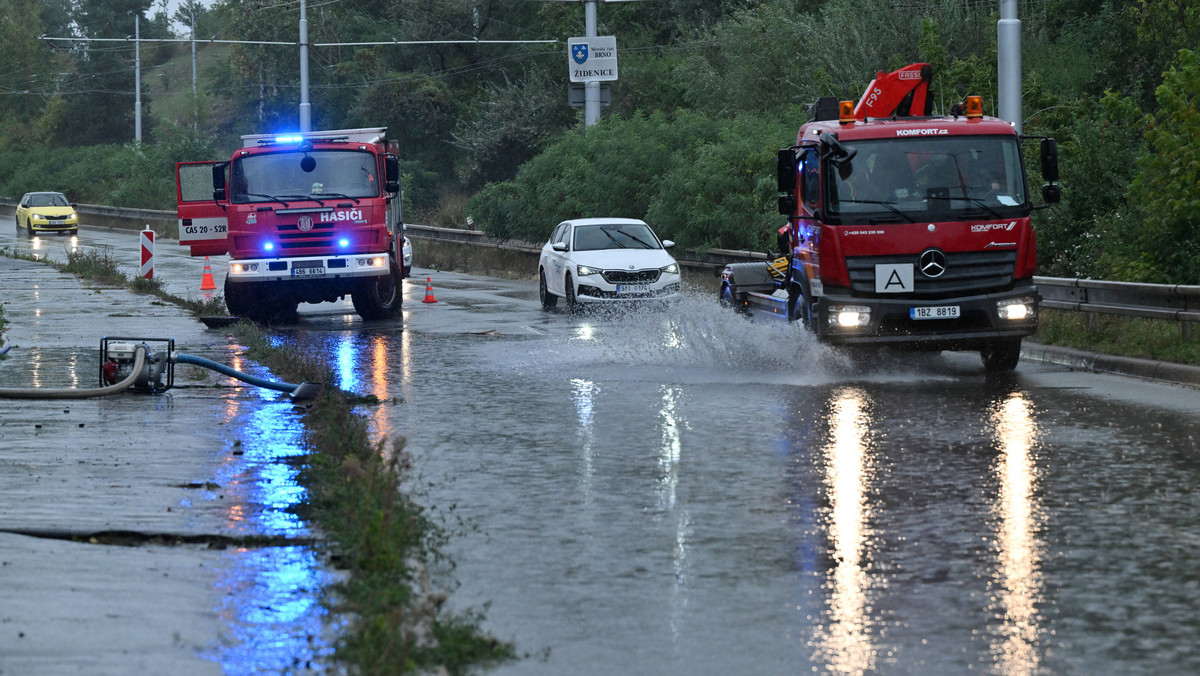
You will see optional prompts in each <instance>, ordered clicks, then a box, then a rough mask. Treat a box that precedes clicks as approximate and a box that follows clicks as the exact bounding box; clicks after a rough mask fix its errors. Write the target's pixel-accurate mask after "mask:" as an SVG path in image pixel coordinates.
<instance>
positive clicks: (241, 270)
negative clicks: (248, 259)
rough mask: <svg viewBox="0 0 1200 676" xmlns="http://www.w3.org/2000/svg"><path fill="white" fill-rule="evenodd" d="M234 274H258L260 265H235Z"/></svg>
mask: <svg viewBox="0 0 1200 676" xmlns="http://www.w3.org/2000/svg"><path fill="white" fill-rule="evenodd" d="M231 269H232V270H233V274H235V275H242V274H245V273H247V272H258V263H234V264H233V267H232V268H231Z"/></svg>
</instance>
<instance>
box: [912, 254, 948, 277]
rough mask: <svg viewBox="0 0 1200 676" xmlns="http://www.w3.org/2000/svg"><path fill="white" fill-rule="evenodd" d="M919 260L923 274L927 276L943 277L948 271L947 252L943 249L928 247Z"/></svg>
mask: <svg viewBox="0 0 1200 676" xmlns="http://www.w3.org/2000/svg"><path fill="white" fill-rule="evenodd" d="M917 260H918V266H919V267H920V268H921V274H923V275H925V276H926V277H929V278H933V277H941V276H942V273H944V272H946V254H945V252H943V251H942V250H941V249H926V250H924V251H922V252H921V257H920V258H919V259H917Z"/></svg>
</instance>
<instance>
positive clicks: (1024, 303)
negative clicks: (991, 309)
mask: <svg viewBox="0 0 1200 676" xmlns="http://www.w3.org/2000/svg"><path fill="white" fill-rule="evenodd" d="M1035 312H1036V305H1035V304H1034V300H1033V298H1030V297H1028V296H1026V297H1024V298H1006V299H1004V300H998V301H996V316H997V317H999V318H1000V319H1002V320H1008V321H1014V322H1016V321H1021V320H1024V319H1032V318H1033V316H1034V313H1035Z"/></svg>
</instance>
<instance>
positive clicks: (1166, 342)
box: [1033, 309, 1200, 366]
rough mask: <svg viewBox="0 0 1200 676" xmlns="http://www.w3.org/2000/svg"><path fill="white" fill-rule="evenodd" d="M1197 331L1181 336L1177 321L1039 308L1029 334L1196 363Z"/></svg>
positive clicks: (1199, 351)
mask: <svg viewBox="0 0 1200 676" xmlns="http://www.w3.org/2000/svg"><path fill="white" fill-rule="evenodd" d="M1193 331H1194V332H1195V333H1197V334H1198V335H1197V336H1195V337H1192V338H1185V337H1183V331H1182V327H1181V326H1180V323H1179V322H1168V321H1164V320H1161V319H1141V318H1138V317H1118V316H1115V315H1100V314H1097V315H1091V316H1090V317H1089V315H1087V314H1085V313H1083V312H1071V311H1064V310H1052V309H1043V310H1042V314H1041V317H1040V319H1039V322H1038V332H1037V334H1036V335H1035V336H1034V337H1033V339H1034V340H1036V341H1037V342H1039V343H1042V344H1044V345H1061V346H1064V347H1072V348H1076V349H1079V350H1086V351H1088V352H1098V353H1100V354H1110V355H1117V356H1122V357H1135V358H1139V359H1154V360H1157V361H1165V362H1172V363H1177V364H1191V365H1193V366H1200V327H1197V328H1196V329H1193Z"/></svg>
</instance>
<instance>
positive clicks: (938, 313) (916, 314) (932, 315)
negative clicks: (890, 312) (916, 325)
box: [908, 305, 958, 319]
mask: <svg viewBox="0 0 1200 676" xmlns="http://www.w3.org/2000/svg"><path fill="white" fill-rule="evenodd" d="M908 316H909V318H910V319H958V306H957V305H937V306H934V307H914V308H909V310H908Z"/></svg>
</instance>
